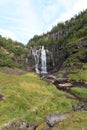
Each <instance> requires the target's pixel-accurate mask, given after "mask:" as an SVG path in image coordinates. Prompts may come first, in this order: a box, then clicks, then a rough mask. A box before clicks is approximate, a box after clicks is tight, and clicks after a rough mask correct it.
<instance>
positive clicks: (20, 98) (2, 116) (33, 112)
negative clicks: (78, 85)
mask: <svg viewBox="0 0 87 130" xmlns="http://www.w3.org/2000/svg"><path fill="white" fill-rule="evenodd" d="M0 94H2V95H3V96H4V97H3V100H2V101H0V126H1V125H3V124H4V123H6V122H9V121H12V120H13V119H23V120H25V121H28V122H34V121H40V120H42V119H43V118H44V117H46V115H48V114H50V113H56V112H57V113H58V112H66V111H68V110H70V109H72V105H73V104H74V103H75V102H76V101H74V100H72V99H68V98H66V96H67V95H68V94H66V93H64V92H61V91H59V90H57V89H56V87H55V86H53V85H52V84H49V83H47V82H45V81H42V80H41V79H40V77H39V76H38V75H36V74H34V73H27V74H24V75H21V76H13V75H7V74H4V73H0Z"/></svg>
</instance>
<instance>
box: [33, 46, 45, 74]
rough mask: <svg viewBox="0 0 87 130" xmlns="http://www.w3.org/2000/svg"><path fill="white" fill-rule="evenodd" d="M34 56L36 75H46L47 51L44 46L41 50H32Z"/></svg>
mask: <svg viewBox="0 0 87 130" xmlns="http://www.w3.org/2000/svg"><path fill="white" fill-rule="evenodd" d="M32 55H33V56H34V60H35V71H36V73H39V74H40V73H41V74H46V73H47V66H46V51H45V49H44V46H42V47H41V49H38V50H36V49H32Z"/></svg>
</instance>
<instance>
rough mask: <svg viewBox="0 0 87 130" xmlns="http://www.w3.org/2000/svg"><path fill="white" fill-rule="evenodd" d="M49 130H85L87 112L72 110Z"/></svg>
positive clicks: (86, 129)
mask: <svg viewBox="0 0 87 130" xmlns="http://www.w3.org/2000/svg"><path fill="white" fill-rule="evenodd" d="M49 130H50V129H49ZM51 130H87V112H73V113H71V114H70V115H69V118H68V119H67V120H64V121H62V122H60V123H59V124H58V125H56V126H55V127H54V128H53V129H51Z"/></svg>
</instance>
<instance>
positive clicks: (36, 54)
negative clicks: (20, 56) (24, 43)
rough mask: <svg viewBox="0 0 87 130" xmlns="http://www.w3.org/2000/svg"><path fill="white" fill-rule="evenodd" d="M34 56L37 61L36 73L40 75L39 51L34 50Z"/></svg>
mask: <svg viewBox="0 0 87 130" xmlns="http://www.w3.org/2000/svg"><path fill="white" fill-rule="evenodd" d="M32 54H33V56H34V59H35V71H36V73H40V71H39V69H38V66H39V55H38V50H34V49H32Z"/></svg>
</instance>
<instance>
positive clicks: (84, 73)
mask: <svg viewBox="0 0 87 130" xmlns="http://www.w3.org/2000/svg"><path fill="white" fill-rule="evenodd" d="M72 72H74V74H69V75H68V78H69V79H70V80H76V81H87V70H81V69H75V70H74V71H72Z"/></svg>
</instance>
